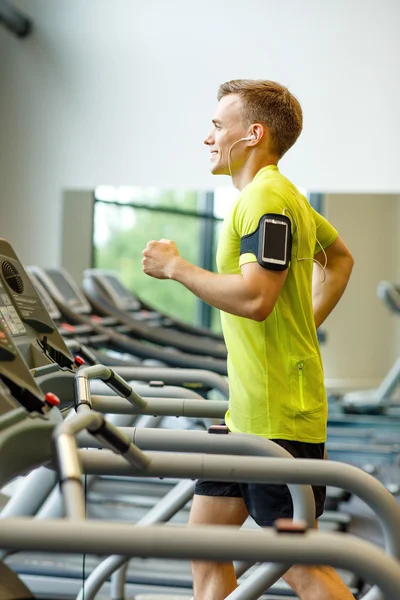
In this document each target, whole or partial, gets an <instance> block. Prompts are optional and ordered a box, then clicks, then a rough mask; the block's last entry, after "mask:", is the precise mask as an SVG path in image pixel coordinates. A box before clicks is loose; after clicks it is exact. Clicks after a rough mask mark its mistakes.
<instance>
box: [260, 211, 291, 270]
mask: <svg viewBox="0 0 400 600" xmlns="http://www.w3.org/2000/svg"><path fill="white" fill-rule="evenodd" d="M287 229H288V228H287V224H286V223H282V221H272V220H265V221H264V247H263V260H266V261H268V260H270V261H271V260H272V261H274V262H281V263H285V262H286V248H287Z"/></svg>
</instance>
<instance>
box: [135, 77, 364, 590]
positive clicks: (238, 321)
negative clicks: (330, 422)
mask: <svg viewBox="0 0 400 600" xmlns="http://www.w3.org/2000/svg"><path fill="white" fill-rule="evenodd" d="M218 101H219V103H218V106H217V110H216V113H215V115H214V118H213V119H212V123H213V128H212V130H211V131H210V133H209V134H208V135H207V137H206V138H205V140H204V143H205V144H206V145H207V147H208V148H209V150H210V155H211V165H212V166H211V170H212V173H213V174H215V175H230V176H231V177H232V180H233V183H234V185H235V186H236V187H237V188H238V190H240V192H241V193H240V196H239V198H238V200H237V201H236V202H235V203H234V204H233V206H231V207H230V210H229V212H228V214H227V216H226V218H225V221H224V224H223V227H222V231H221V236H220V240H219V245H218V251H217V267H218V273H211V272H209V271H205V270H204V269H201V268H199V267H197V266H195V265H192V264H190V263H189V262H187V261H186V260H185V259H184V258H182V257H181V256H180V254H179V251H178V249H177V247H176V245H175V244H174V242H172V241H170V240H160V241H150V242H149V243H148V244H147V247H146V248H145V250H144V251H143V269H144V272H145V273H147V274H148V275H150V276H152V277H156V278H158V279H174V280H176V281H179V282H180V283H182V284H183V285H184V286H185V287H187V288H188V289H189V290H191V291H192V292H193V293H194V294H196V296H198V297H199V298H201V299H202V300H204V301H205V302H208V303H209V304H211V305H212V306H214V307H216V308H218V309H220V311H221V321H222V328H223V333H224V338H225V342H226V345H227V349H228V375H229V386H230V397H229V410H228V411H227V414H226V418H225V421H226V424H227V426H228V428H229V430H230V431H233V432H243V433H250V434H253V435H259V436H262V437H265V438H267V439H270V440H273V441H274V442H276V443H277V444H279V445H281V446H282V447H283V448H285V449H286V450H288V451H289V452H290V453H291V454H292V455H293V456H294V457H296V458H314V459H323V457H324V443H325V440H326V422H327V400H326V394H325V388H324V377H323V368H322V362H321V356H320V351H319V346H318V341H317V333H316V328H317V327H319V326H320V325H321V323H323V322H324V320H325V319H326V317H327V316H328V315H329V314H330V312H331V311H332V310H333V308H334V307H335V306H336V304H337V302H338V301H339V299H340V297H341V296H342V294H343V292H344V290H345V288H346V285H347V282H348V280H349V277H350V273H351V270H352V267H353V258H352V256H351V254H350V252H349V250H348V249H347V248H346V246H345V244H344V242H343V241H342V240H341V239H340V237H339V236H338V233H337V231H336V230H335V229H334V228H333V227H332V225H330V223H328V221H326V220H325V219H324V218H323V217H321V215H319V214H318V213H316V212H315V211H314V210H313V209H312V208H311V206H310V205H309V203H308V201H307V200H306V198H305V197H304V196H303V195H302V194H301V193H300V192H299V191H298V190H297V188H296V187H295V186H294V185H293V184H292V183H291V182H290V181H289V180H288V179H286V178H285V177H284V176H283V175H282V174H281V173H280V172H279V169H278V166H277V165H278V162H279V160H280V158H281V157H282V156H283V155H284V154H285V153H286V152H287V151H288V150H289V148H291V146H293V144H294V143H295V142H296V140H297V138H298V137H299V135H300V133H301V130H302V110H301V107H300V104H299V102H298V100H297V99H296V98H295V97H294V96H293V95H292V94H291V93H290V92H289V90H288V89H287V88H286V87H284V86H282V85H280V84H279V83H276V82H273V81H264V80H261V81H258V80H257V81H254V80H234V81H229V82H227V83H224V84H223V85H221V86H220V88H219V91H218ZM314 497H315V506H316V517H317V518H318V517H319V516H321V514H322V512H323V508H324V501H325V488H323V487H315V488H314ZM248 515H251V517H252V518H253V519H254V520H255V521H256V522H257V523H258V524H259V525H260V526H261V527H267V526H270V525H272V524H273V522H274V521H275V520H276V519H277V518H281V517H289V518H290V517H292V516H293V505H292V502H291V497H290V494H289V491H288V488H287V486H278V485H260V484H257V485H255V484H237V483H235V482H232V483H226V482H225V483H218V482H209V481H198V482H197V484H196V492H195V496H194V499H193V505H192V510H191V516H190V524H194V525H201V524H219V525H222V524H225V525H236V526H240V525H242V524H243V522H244V521H245V520H246V518H247V517H248ZM192 569H193V576H194V596H195V600H222V599H224V598H226V597H227V596H228V595H229V594H230V592H232V591H233V590H234V589H235V587H236V586H237V583H236V578H235V573H234V569H233V565H232V564H231V563H209V562H200V561H195V562H193V564H192ZM285 579H286V581H287V582H288V583H289V585H291V587H292V588H293V589H294V590H295V591H296V593H297V594H298V596H299V597H300V598H301V599H302V600H350V599H352V598H353V596H352V594H351V593H350V592H349V591H348V589H347V588H346V587H345V586H344V584H343V582H342V581H341V579H340V578H339V576H338V575H337V574H336V572H335V571H334V570H333V569H331V568H330V567H318V566H316V567H310V566H301V565H298V566H297V565H295V566H293V567H292V568H291V569H289V571H288V572H287V573H286V575H285Z"/></svg>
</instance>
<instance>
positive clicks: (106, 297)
mask: <svg viewBox="0 0 400 600" xmlns="http://www.w3.org/2000/svg"><path fill="white" fill-rule="evenodd" d="M82 285H83V289H84V291H85V294H86V295H87V297H88V298H89V299H90V302H92V300H93V301H95V302H96V303H99V304H100V305H104V308H103V310H104V309H105V310H108V308H109V307H110V306H112V307H114V308H115V309H117V310H118V311H119V312H120V313H121V314H123V315H125V316H126V313H128V315H129V317H130V318H131V319H132V320H135V321H139V322H147V323H150V324H153V323H154V324H155V325H158V326H161V327H164V328H168V329H171V330H173V331H179V332H184V333H188V334H192V335H194V336H196V338H197V339H198V338H199V337H204V338H207V339H209V340H215V341H216V342H220V343H223V342H224V339H223V336H222V334H219V333H215V332H213V331H211V330H210V329H207V328H206V327H199V326H194V325H189V323H185V322H183V321H179V320H177V319H176V318H174V317H172V316H170V315H166V314H165V313H161V312H159V311H156V310H155V309H154V308H153V307H151V306H150V305H149V304H145V303H144V302H142V300H140V299H139V297H138V296H137V295H136V294H135V293H134V292H132V291H131V290H129V289H128V288H127V287H126V286H125V285H124V284H123V282H122V281H121V279H120V278H119V276H118V274H117V273H116V272H115V271H107V270H103V269H86V270H85V271H84V273H83V282H82Z"/></svg>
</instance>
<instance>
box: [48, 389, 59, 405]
mask: <svg viewBox="0 0 400 600" xmlns="http://www.w3.org/2000/svg"><path fill="white" fill-rule="evenodd" d="M44 399H45V401H46V404H48V405H49V406H58V405H59V404H60V399H59V398H58V397H57V396H56V395H55V394H52V393H51V392H47V394H46V395H45V397H44Z"/></svg>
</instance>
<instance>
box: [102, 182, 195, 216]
mask: <svg viewBox="0 0 400 600" xmlns="http://www.w3.org/2000/svg"><path fill="white" fill-rule="evenodd" d="M94 194H95V198H96V200H101V201H102V202H118V203H119V204H144V205H147V206H152V207H158V206H162V207H166V208H176V209H179V210H185V211H188V212H193V211H196V212H197V211H201V210H202V209H203V204H204V201H203V194H199V193H198V192H196V191H195V190H185V189H182V190H179V189H178V190H176V189H175V190H169V189H160V188H155V187H154V188H153V187H146V188H144V187H139V186H128V185H124V186H119V187H114V186H109V185H99V186H98V187H97V188H96V189H95V193H94Z"/></svg>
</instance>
